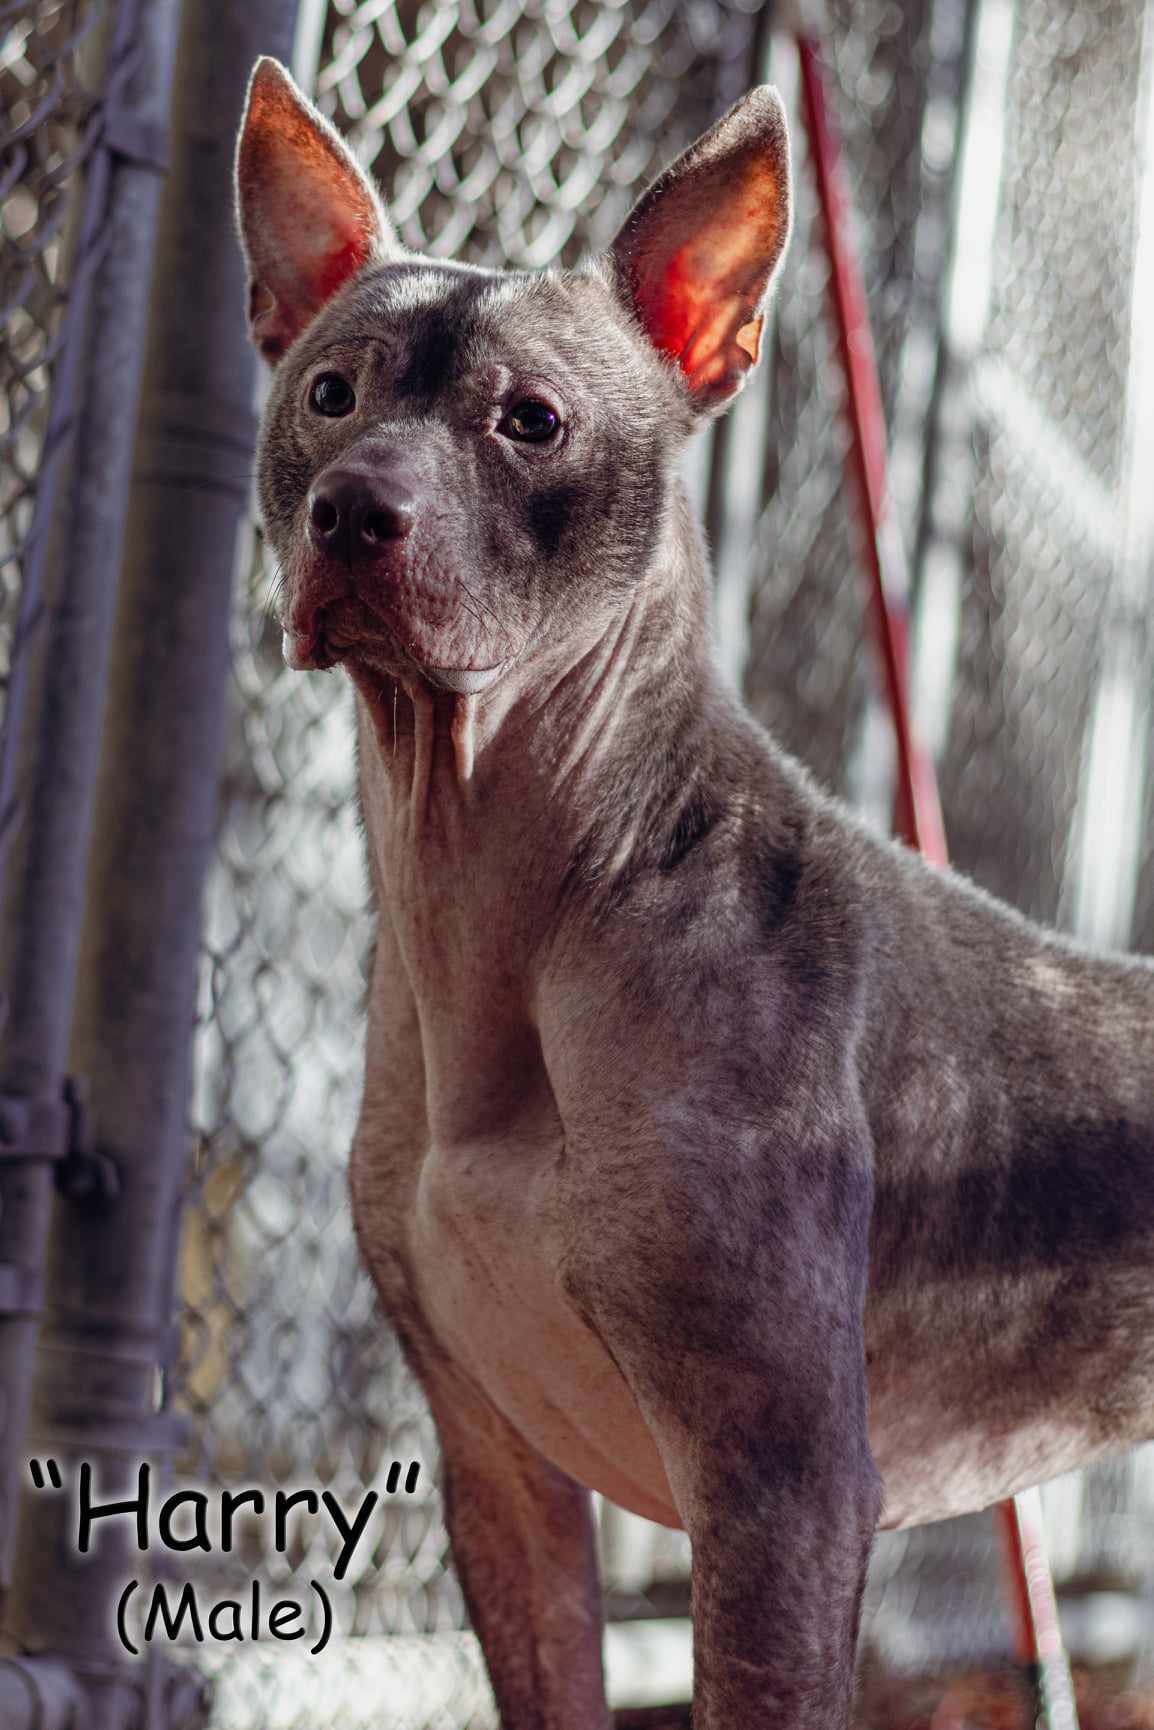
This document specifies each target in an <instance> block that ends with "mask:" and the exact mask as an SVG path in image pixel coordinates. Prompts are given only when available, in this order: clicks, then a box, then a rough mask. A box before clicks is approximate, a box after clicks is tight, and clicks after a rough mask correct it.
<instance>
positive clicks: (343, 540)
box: [308, 468, 416, 564]
mask: <svg viewBox="0 0 1154 1730" xmlns="http://www.w3.org/2000/svg"><path fill="white" fill-rule="evenodd" d="M308 508H309V536H310V538H311V540H312V543H313V545H314V546H315V547H317V548H319V549H320V550H321V551H323V552H327V553H332V554H334V555H335V556H336V557H337V558H341V559H344V560H345V561H346V562H347V563H349V564H351V563H353V562H354V561H355V560H357V559H370V558H377V557H379V555H380V553H381V552H382V550H383V549H384V548H385V547H386V546H387V545H388V543H389V542H390V541H399V540H403V539H404V537H405V536H406V535H407V534H408V533H409V530H410V529H411V528H412V526H413V516H414V512H415V509H416V498H415V494H414V491H413V487H412V485H411V483H410V482H409V480H408V479H407V478H406V477H405V476H404V475H403V474H402V473H400V472H399V471H383V472H377V471H370V470H366V469H354V468H333V469H326V470H325V472H324V474H323V475H321V476H320V478H319V480H318V481H317V484H316V486H315V487H314V488H313V490H312V493H311V494H310V495H309V507H308Z"/></svg>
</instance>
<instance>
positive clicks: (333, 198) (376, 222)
mask: <svg viewBox="0 0 1154 1730" xmlns="http://www.w3.org/2000/svg"><path fill="white" fill-rule="evenodd" d="M236 205H237V216H238V220H239V223H240V236H241V241H242V243H243V245H244V251H245V257H246V259H247V261H248V272H249V290H248V294H249V300H248V322H249V332H250V334H251V336H252V339H253V341H254V342H255V343H256V345H257V347H258V348H259V349H260V351H261V353H262V354H263V355H264V357H265V359H266V360H268V361H272V362H275V361H277V360H279V359H280V357H281V355H282V354H283V353H284V351H285V349H286V348H288V346H289V344H290V343H292V342H294V341H295V340H296V338H297V337H298V336H299V335H300V333H301V331H302V330H304V328H305V327H306V325H308V324H310V323H311V322H312V320H313V319H314V318H315V317H316V314H317V313H318V312H319V311H320V309H321V307H322V306H323V305H324V304H325V302H326V301H327V300H329V299H330V298H331V296H332V295H334V294H335V293H336V291H337V290H338V288H342V287H343V286H344V284H345V283H346V282H348V280H349V278H350V277H351V276H353V275H355V274H356V272H357V271H358V270H360V269H361V268H362V266H363V265H365V264H368V263H369V261H370V260H371V259H383V258H388V257H390V256H397V257H400V256H401V248H400V246H399V245H398V243H397V241H396V239H395V237H394V235H393V232H392V229H391V228H390V226H389V222H388V219H387V217H386V216H385V213H384V210H383V209H382V207H381V201H380V199H379V198H378V196H377V192H376V189H375V187H374V186H373V183H372V181H371V180H370V179H369V177H368V175H367V174H365V173H364V171H363V170H362V169H361V168H360V167H359V165H358V164H357V162H356V161H355V159H354V158H353V156H352V154H351V152H350V151H349V150H348V148H347V146H346V145H345V144H344V142H343V141H342V139H341V138H340V137H339V135H338V134H337V133H336V132H335V131H334V130H333V128H332V127H331V126H330V125H329V123H328V121H327V120H326V119H325V118H324V116H323V115H321V114H319V113H318V112H317V110H316V109H315V108H314V107H313V105H312V103H311V102H308V101H307V100H306V99H305V97H304V96H302V95H301V92H300V91H299V90H298V89H297V86H296V85H295V84H294V83H293V80H292V78H291V76H290V75H289V73H287V72H286V71H285V69H284V67H283V66H282V65H281V64H280V62H279V61H277V60H270V59H267V58H262V59H260V60H258V61H257V63H256V66H255V68H254V70H253V75H252V78H251V80H250V81H249V87H248V99H247V101H246V103H245V111H244V119H243V120H242V122H241V128H240V140H239V143H238V145H237V152H236Z"/></svg>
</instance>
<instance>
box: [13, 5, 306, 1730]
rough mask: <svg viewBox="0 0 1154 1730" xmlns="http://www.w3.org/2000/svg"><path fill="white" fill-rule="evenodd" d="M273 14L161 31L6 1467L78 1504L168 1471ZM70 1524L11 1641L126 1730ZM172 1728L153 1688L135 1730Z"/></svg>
mask: <svg viewBox="0 0 1154 1730" xmlns="http://www.w3.org/2000/svg"><path fill="white" fill-rule="evenodd" d="M294 15H295V0H233V3H232V4H230V5H228V6H224V5H221V4H220V0H215V3H214V0H186V4H185V6H184V9H183V18H182V23H181V32H180V40H179V49H178V64H179V68H180V76H179V79H178V81H177V85H176V92H175V97H174V107H173V126H172V146H171V162H170V171H169V176H168V181H167V186H166V191H165V199H164V205H163V209H162V215H161V221H160V230H159V237H158V241H157V248H156V263H155V272H154V278H153V280H154V284H155V290H154V298H153V307H152V317H151V322H150V326H149V332H148V341H147V349H146V364H145V381H144V390H143V398H142V406H141V419H140V432H139V437H138V444H137V452H136V465H135V473H134V476H133V486H132V493H131V502H130V513H129V520H128V526H127V535H126V556H125V562H124V568H123V573H122V578H121V587H120V598H119V608H118V614H117V619H116V626H115V634H114V645H113V663H112V672H111V678H110V685H109V698H108V708H107V715H106V721H105V730H104V739H103V746H102V758H101V768H100V778H99V785H98V804H97V814H96V822H95V832H94V839H93V845H92V854H91V863H90V871H89V886H88V905H87V912H86V917H85V926H84V935H83V942H82V947H81V958H80V966H79V976H78V988H77V998H76V1011H75V1018H74V1023H73V1042H72V1054H71V1056H72V1066H73V1069H74V1072H76V1073H79V1074H83V1075H84V1076H85V1077H87V1079H88V1082H89V1091H90V1123H91V1126H92V1135H93V1138H94V1146H95V1148H96V1150H97V1151H98V1152H99V1154H100V1155H102V1156H104V1157H105V1158H107V1159H109V1160H110V1161H111V1162H112V1165H113V1166H114V1168H115V1173H116V1190H117V1193H116V1195H115V1197H114V1198H111V1199H107V1198H106V1199H104V1200H103V1201H100V1199H99V1198H97V1200H96V1202H95V1203H94V1202H93V1200H92V1199H89V1200H88V1201H85V1200H84V1199H81V1198H74V1199H71V1200H67V1201H65V1202H63V1203H62V1204H61V1206H60V1207H59V1209H58V1215H59V1217H58V1221H57V1229H56V1231H55V1234H54V1242H53V1248H52V1261H51V1272H50V1280H49V1292H48V1306H47V1311H46V1315H45V1322H44V1327H43V1331H42V1336H41V1341H40V1350H39V1354H38V1366H37V1380H36V1388H35V1396H34V1411H33V1421H32V1428H31V1431H30V1447H29V1451H33V1449H34V1450H35V1451H36V1452H38V1453H42V1454H45V1455H49V1456H52V1457H55V1458H57V1459H58V1460H60V1461H61V1463H62V1464H65V1462H71V1463H76V1462H78V1461H80V1460H88V1461H90V1462H92V1465H93V1468H94V1473H95V1477H96V1480H97V1482H98V1483H99V1485H100V1491H101V1496H102V1499H108V1498H109V1497H111V1496H116V1497H121V1496H123V1495H125V1494H128V1493H131V1491H132V1489H134V1487H135V1480H136V1467H137V1465H138V1463H139V1462H140V1461H141V1460H143V1459H145V1458H151V1459H153V1460H154V1461H157V1462H158V1464H160V1465H161V1466H162V1467H163V1463H164V1460H165V1457H166V1456H170V1455H171V1452H172V1448H173V1432H172V1428H171V1425H170V1423H169V1422H168V1420H167V1416H166V1414H165V1412H164V1398H163V1391H162V1382H163V1371H164V1368H165V1365H166V1363H167V1360H168V1353H169V1347H170V1341H171V1334H172V1327H171V1323H172V1311H173V1298H174V1272H175V1269H174V1262H175V1255H176V1239H177V1228H178V1224H179V1206H180V1190H181V1183H182V1178H183V1174H184V1170H185V1162H186V1153H187V1112H188V1093H189V1075H190V1045H191V1037H192V1031H193V1019H194V1000H195V984H196V964H197V949H198V942H199V936H200V921H201V892H202V887H203V881H204V875H205V870H206V867H207V864H208V860H209V856H210V850H211V845H212V838H213V831H214V817H215V811H216V802H217V792H218V778H219V772H220V761H221V755H222V745H223V726H224V714H225V697H226V683H227V678H228V668H229V652H228V622H229V608H230V599H231V593H232V580H233V571H234V565H235V553H236V546H237V538H238V532H239V530H240V527H241V523H242V520H243V517H244V513H245V508H246V504H247V500H248V494H249V471H250V467H251V455H252V444H253V436H254V432H255V418H254V415H253V410H252V387H253V359H252V355H251V351H250V349H249V347H248V343H247V339H246V335H245V331H244V325H243V316H242V313H243V304H244V294H243V286H244V285H243V278H242V267H241V261H240V254H239V248H238V246H237V241H236V236H235V232H234V225H233V217H232V194H231V169H232V154H233V146H234V137H235V129H236V124H237V120H238V118H239V114H240V110H241V104H242V100H243V95H244V88H245V84H246V81H247V77H248V73H249V70H250V68H251V65H252V62H253V60H254V58H255V56H256V55H257V54H258V53H261V52H270V53H274V54H278V55H280V56H281V57H282V58H285V59H287V58H288V55H289V52H290V50H291V45H292V31H293V23H294ZM98 364H99V362H98ZM65 1470H66V1471H67V1465H65ZM73 1520H74V1503H73V1499H72V1498H71V1497H62V1496H48V1495H40V1496H37V1497H35V1498H31V1499H30V1501H29V1503H28V1506H27V1508H26V1510H25V1518H24V1519H23V1522H22V1525H21V1528H20V1536H19V1543H18V1552H17V1560H16V1569H15V1577H14V1587H13V1594H12V1596H13V1624H14V1629H15V1631H16V1633H17V1634H18V1636H20V1637H22V1638H23V1639H25V1640H26V1641H28V1642H32V1641H34V1642H35V1645H36V1646H37V1647H38V1648H40V1649H42V1650H47V1651H49V1652H51V1653H52V1654H53V1655H54V1656H59V1657H62V1658H64V1659H65V1660H66V1661H67V1662H68V1664H69V1665H70V1667H71V1668H72V1670H73V1671H74V1673H76V1674H78V1675H79V1676H80V1677H81V1678H82V1680H83V1682H84V1686H85V1691H86V1701H87V1703H88V1712H87V1714H86V1716H85V1719H84V1723H85V1730H124V1727H125V1726H126V1725H127V1724H128V1723H129V1722H131V1723H132V1724H133V1726H134V1730H135V1726H136V1725H137V1724H138V1723H139V1722H141V1720H140V1718H139V1716H138V1714H139V1710H140V1703H139V1672H136V1673H135V1674H134V1673H133V1671H132V1670H131V1669H130V1668H129V1667H128V1666H127V1665H126V1664H124V1663H123V1662H121V1658H122V1654H120V1653H119V1650H118V1648H117V1646H116V1644H115V1640H114V1636H113V1634H112V1633H111V1631H110V1603H111V1600H112V1598H113V1596H114V1595H115V1593H116V1592H118V1591H119V1590H120V1589H121V1588H122V1587H123V1586H124V1585H125V1583H126V1582H127V1581H128V1580H129V1579H130V1578H132V1576H133V1574H134V1573H137V1574H139V1573H141V1572H143V1571H144V1564H143V1562H142V1560H141V1559H140V1558H138V1557H137V1556H136V1553H135V1551H130V1550H129V1549H128V1548H127V1546H126V1544H125V1543H123V1542H117V1541H115V1540H116V1534H113V1533H110V1534H109V1535H108V1537H107V1538H103V1539H102V1540H101V1541H99V1542H98V1543H96V1544H94V1547H93V1550H92V1552H91V1553H90V1554H89V1555H88V1556H87V1557H85V1558H83V1559H81V1558H79V1557H77V1556H76V1555H75V1554H74V1553H71V1552H74V1550H75V1534H74V1532H73V1531H72V1530H71V1525H72V1522H73ZM158 1674H159V1671H158V1670H157V1669H156V1668H155V1667H154V1672H153V1675H154V1678H155V1676H156V1675H158ZM180 1710H181V1711H183V1710H184V1708H183V1707H182V1708H181V1709H180ZM178 1716H179V1713H178V1711H177V1707H176V1704H175V1700H165V1699H163V1698H162V1693H161V1688H160V1687H159V1686H154V1687H152V1688H151V1690H150V1696H149V1706H148V1711H147V1714H146V1721H147V1723H148V1725H149V1726H150V1730H160V1726H162V1725H170V1724H173V1723H174V1722H176V1721H177V1718H178Z"/></svg>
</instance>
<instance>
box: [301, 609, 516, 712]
mask: <svg viewBox="0 0 1154 1730" xmlns="http://www.w3.org/2000/svg"><path fill="white" fill-rule="evenodd" d="M354 606H355V609H356V613H357V615H358V616H357V617H355V618H354V617H352V616H351V614H350V611H349V608H348V606H347V605H342V604H339V603H338V604H336V605H333V606H330V607H326V608H323V609H322V610H321V611H319V612H318V613H317V614H316V615H315V617H314V619H313V622H312V624H311V626H310V628H308V629H307V630H299V629H293V628H292V627H291V626H288V627H286V628H285V629H284V631H283V634H282V638H281V646H282V652H283V654H284V660H285V665H286V666H287V667H290V668H291V669H292V670H293V672H325V671H327V670H328V669H329V668H331V667H335V666H337V665H338V664H339V663H340V662H342V661H348V660H354V659H355V660H360V661H363V662H365V663H366V664H367V665H369V666H370V667H374V668H378V669H379V670H381V671H383V672H385V673H388V674H390V675H392V676H397V675H398V674H399V675H401V676H403V675H404V674H405V673H413V674H418V675H420V676H421V677H422V678H424V679H425V680H426V681H427V682H428V683H429V684H430V685H433V686H435V687H436V688H437V689H439V690H442V691H450V692H453V693H454V694H455V695H457V696H466V697H475V696H478V695H479V694H480V693H481V692H482V691H487V690H488V689H489V688H490V686H492V685H495V684H496V682H497V680H498V679H499V678H500V677H501V675H502V673H504V672H505V671H506V670H507V668H508V667H509V666H511V664H512V660H513V659H515V657H510V658H506V659H505V660H502V661H495V662H493V663H491V664H490V665H488V666H472V665H469V666H440V665H438V664H436V662H434V661H433V660H431V659H430V658H429V657H428V656H427V655H423V654H421V653H420V652H419V650H418V645H417V644H415V643H409V644H402V643H401V642H400V641H399V639H398V638H397V637H396V636H395V635H394V634H393V633H392V632H391V631H389V630H388V629H387V628H386V627H385V625H384V624H383V622H382V621H380V620H378V619H376V618H375V617H371V616H370V615H369V614H368V610H367V609H366V608H364V607H363V605H361V604H359V603H354Z"/></svg>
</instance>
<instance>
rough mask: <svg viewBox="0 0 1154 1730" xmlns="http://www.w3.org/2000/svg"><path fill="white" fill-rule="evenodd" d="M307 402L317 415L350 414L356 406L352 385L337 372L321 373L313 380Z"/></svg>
mask: <svg viewBox="0 0 1154 1730" xmlns="http://www.w3.org/2000/svg"><path fill="white" fill-rule="evenodd" d="M309 402H310V403H311V404H312V406H313V407H314V408H315V409H316V411H317V413H318V414H327V415H333V416H336V415H342V414H351V413H352V412H353V410H354V409H355V408H356V406H357V399H356V397H355V395H354V394H353V387H352V385H351V384H350V383H349V381H348V379H346V378H342V377H341V375H340V373H339V372H322V373H321V375H320V377H319V378H317V379H314V380H313V387H312V389H311V390H310V391H309Z"/></svg>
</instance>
